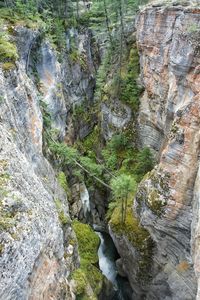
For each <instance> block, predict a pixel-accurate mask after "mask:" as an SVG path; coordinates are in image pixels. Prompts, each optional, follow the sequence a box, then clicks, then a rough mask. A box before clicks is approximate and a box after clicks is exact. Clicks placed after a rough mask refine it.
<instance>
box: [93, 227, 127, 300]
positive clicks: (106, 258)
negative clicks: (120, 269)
mask: <svg viewBox="0 0 200 300" xmlns="http://www.w3.org/2000/svg"><path fill="white" fill-rule="evenodd" d="M96 233H97V234H98V236H99V237H100V240H101V243H100V246H99V250H98V256H99V268H100V270H101V271H102V273H103V275H104V276H105V277H106V278H107V279H108V280H109V281H110V282H111V283H112V285H110V289H109V292H110V295H109V296H108V295H103V297H102V298H101V299H103V300H131V299H132V297H131V294H132V292H131V289H130V285H129V283H128V281H127V279H125V278H122V277H121V276H119V275H118V274H117V268H116V264H115V262H116V260H117V259H118V258H119V255H118V253H117V250H116V248H115V245H114V243H113V241H112V239H111V237H110V236H109V235H108V234H106V233H102V232H96Z"/></svg>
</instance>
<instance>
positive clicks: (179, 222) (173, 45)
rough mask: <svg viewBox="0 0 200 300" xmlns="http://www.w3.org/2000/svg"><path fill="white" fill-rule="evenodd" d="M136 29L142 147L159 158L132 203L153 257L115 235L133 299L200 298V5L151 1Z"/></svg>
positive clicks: (142, 10)
mask: <svg viewBox="0 0 200 300" xmlns="http://www.w3.org/2000/svg"><path fill="white" fill-rule="evenodd" d="M136 30H137V45H138V50H139V54H140V68H141V75H140V79H139V81H140V83H141V84H142V85H143V87H144V93H143V96H142V98H141V101H140V109H139V116H138V126H137V128H138V130H137V132H138V144H139V146H140V147H144V146H148V147H150V148H151V149H152V151H153V153H154V155H155V159H156V161H157V165H156V167H155V168H154V169H153V170H152V171H151V172H149V173H148V174H147V175H146V176H145V177H144V179H143V180H142V182H141V183H140V185H139V188H138V191H137V194H136V197H135V200H134V207H133V211H134V215H135V214H136V215H137V217H138V220H139V222H140V225H141V226H143V227H144V228H145V229H147V230H148V232H149V233H150V238H151V239H152V244H151V245H153V250H152V248H151V249H149V254H148V256H149V260H148V261H145V260H144V257H143V251H144V249H143V250H141V249H139V250H140V251H138V248H137V247H135V245H133V244H132V245H131V244H130V243H129V244H128V242H127V237H126V233H124V235H117V234H116V233H114V232H113V231H111V235H112V236H113V239H114V242H115V244H116V247H117V248H118V251H119V253H120V255H121V261H120V270H121V269H122V270H123V272H124V273H125V274H126V276H128V278H129V281H130V283H131V286H132V288H133V291H134V297H133V298H134V299H149V300H152V299H162V300H163V299H165V300H166V299H176V300H177V299H180V300H183V299H184V300H189V299H191V300H192V299H200V294H199V284H198V282H199V261H198V260H199V175H197V173H198V172H199V171H198V170H199V155H200V75H199V68H200V49H199V42H200V7H199V3H198V1H184V3H183V2H182V1H152V2H151V4H149V5H148V6H146V7H145V8H143V9H141V11H140V12H139V14H138V16H137V19H136ZM135 234H138V229H137V232H135ZM127 258H128V259H127ZM142 261H143V265H144V264H146V267H145V268H143V269H142V268H141V265H140V262H142ZM130 262H132V263H131V264H132V268H131V267H130ZM138 262H139V263H138ZM141 272H143V273H144V274H143V275H144V276H142V277H141ZM146 273H149V277H147V278H146V279H145V280H143V279H142V278H143V277H145V274H146ZM196 295H197V296H196Z"/></svg>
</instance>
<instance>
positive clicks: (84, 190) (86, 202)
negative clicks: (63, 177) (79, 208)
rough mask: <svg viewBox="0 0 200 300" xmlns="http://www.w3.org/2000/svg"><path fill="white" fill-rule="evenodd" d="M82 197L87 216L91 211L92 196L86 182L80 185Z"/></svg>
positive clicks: (84, 212) (84, 211) (85, 215)
mask: <svg viewBox="0 0 200 300" xmlns="http://www.w3.org/2000/svg"><path fill="white" fill-rule="evenodd" d="M80 198H81V202H82V205H83V214H84V217H85V218H87V213H88V212H90V197H89V193H88V190H87V188H86V186H85V184H84V183H83V184H82V185H81V186H80Z"/></svg>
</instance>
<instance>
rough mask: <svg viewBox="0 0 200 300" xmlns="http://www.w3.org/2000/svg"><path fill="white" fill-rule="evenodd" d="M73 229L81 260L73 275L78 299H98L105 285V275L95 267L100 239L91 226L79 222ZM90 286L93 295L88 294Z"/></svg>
mask: <svg viewBox="0 0 200 300" xmlns="http://www.w3.org/2000/svg"><path fill="white" fill-rule="evenodd" d="M73 229H74V231H75V233H76V236H77V239H78V249H79V254H80V258H81V265H80V268H79V269H77V270H76V271H74V272H73V275H72V279H74V281H75V284H76V295H77V296H78V297H79V298H78V299H88V300H89V299H91V300H93V299H97V295H98V294H99V293H100V291H101V288H102V284H103V275H102V274H101V272H100V271H99V269H98V268H97V267H96V266H95V265H97V264H98V255H97V251H98V247H99V243H100V240H99V237H98V236H97V235H96V233H95V232H94V231H93V230H92V228H91V227H90V226H89V225H87V224H82V223H80V222H78V221H74V222H73ZM88 286H89V287H90V288H91V289H92V291H93V294H92V295H90V294H88V289H87V287H88ZM84 297H85V298H84Z"/></svg>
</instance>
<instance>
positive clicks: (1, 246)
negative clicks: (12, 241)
mask: <svg viewBox="0 0 200 300" xmlns="http://www.w3.org/2000/svg"><path fill="white" fill-rule="evenodd" d="M4 247H5V246H4V245H3V244H0V256H1V255H2V253H3V251H4Z"/></svg>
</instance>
